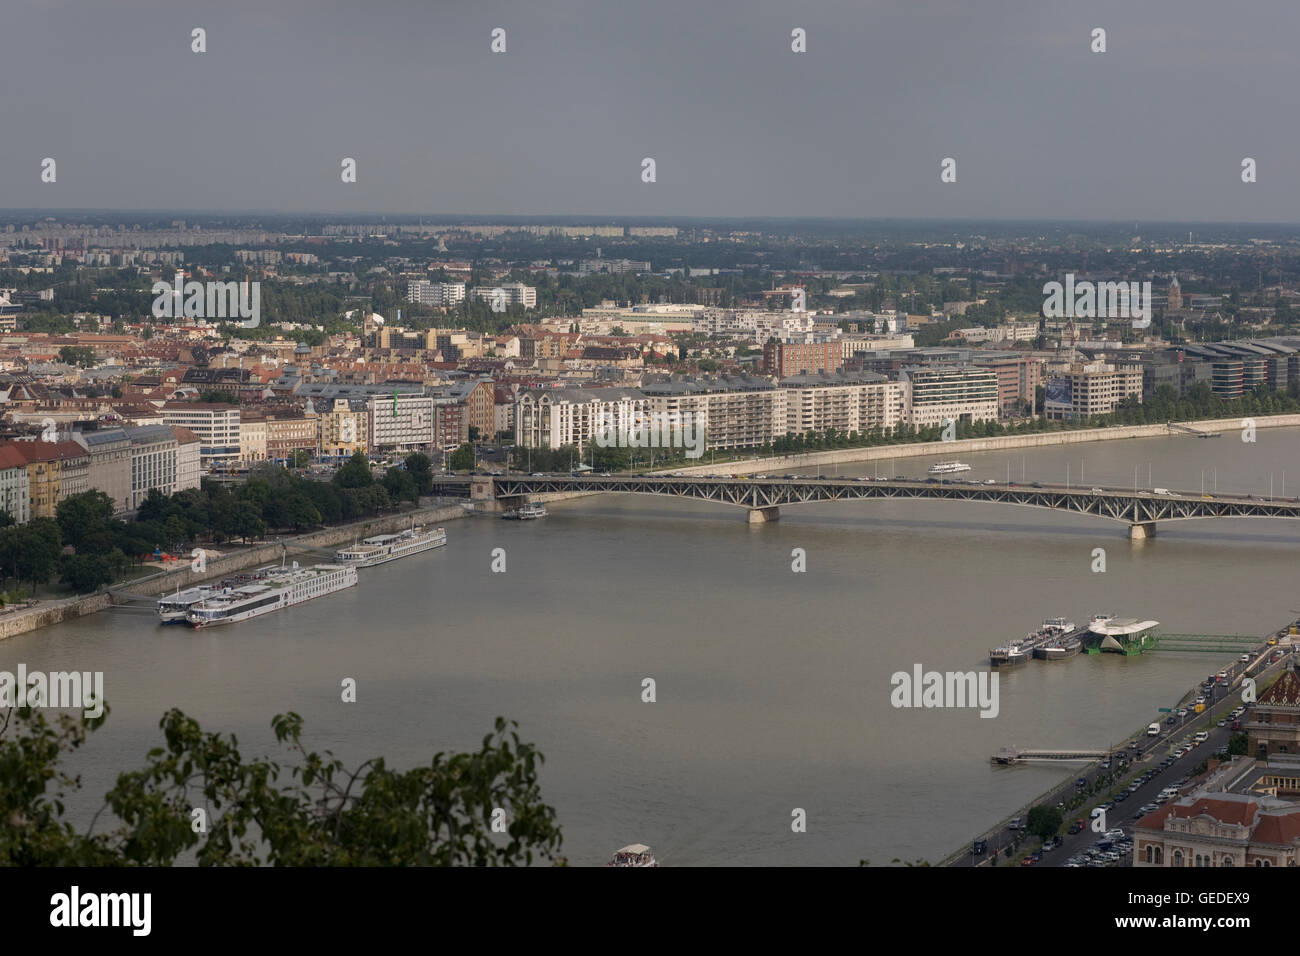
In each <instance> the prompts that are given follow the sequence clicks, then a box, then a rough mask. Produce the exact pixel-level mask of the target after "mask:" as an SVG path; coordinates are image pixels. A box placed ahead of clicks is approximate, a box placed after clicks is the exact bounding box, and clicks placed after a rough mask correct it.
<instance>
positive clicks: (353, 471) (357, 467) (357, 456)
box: [334, 451, 375, 488]
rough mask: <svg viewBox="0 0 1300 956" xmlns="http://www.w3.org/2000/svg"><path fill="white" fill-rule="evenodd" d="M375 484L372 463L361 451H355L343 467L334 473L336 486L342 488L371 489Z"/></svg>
mask: <svg viewBox="0 0 1300 956" xmlns="http://www.w3.org/2000/svg"><path fill="white" fill-rule="evenodd" d="M374 483H375V476H374V475H372V474H371V473H370V461H369V460H368V459H367V458H366V456H365V455H364V454H362V453H361V452H360V451H354V452H353V453H352V457H351V458H349V459H348V460H347V461H346V462H344V464H343V467H342V468H340V469H339V470H338V471H336V472H334V484H336V485H338V486H339V487H340V488H369V487H370V486H371V485H373V484H374Z"/></svg>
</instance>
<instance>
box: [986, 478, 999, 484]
mask: <svg viewBox="0 0 1300 956" xmlns="http://www.w3.org/2000/svg"><path fill="white" fill-rule="evenodd" d="M984 484H986V485H996V484H997V482H996V481H994V480H993V479H992V478H985V479H984Z"/></svg>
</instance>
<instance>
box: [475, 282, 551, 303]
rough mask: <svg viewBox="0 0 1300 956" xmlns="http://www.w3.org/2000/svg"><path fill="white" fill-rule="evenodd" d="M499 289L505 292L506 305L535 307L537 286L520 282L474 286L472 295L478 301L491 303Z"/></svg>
mask: <svg viewBox="0 0 1300 956" xmlns="http://www.w3.org/2000/svg"><path fill="white" fill-rule="evenodd" d="M497 289H500V290H501V291H502V292H503V293H504V294H505V303H506V306H507V307H509V306H512V305H521V306H523V307H524V308H525V309H532V308H536V307H537V287H536V286H531V285H524V284H523V283H522V282H507V283H504V284H503V285H499V286H475V287H474V291H473V292H472V295H473V296H474V298H475V299H476V300H478V301H479V302H487V303H489V304H490V303H491V302H492V299H493V297H494V296H495V294H496V290H497Z"/></svg>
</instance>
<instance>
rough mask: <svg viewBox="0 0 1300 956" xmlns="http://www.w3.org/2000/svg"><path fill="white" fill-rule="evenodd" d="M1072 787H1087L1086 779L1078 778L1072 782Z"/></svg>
mask: <svg viewBox="0 0 1300 956" xmlns="http://www.w3.org/2000/svg"><path fill="white" fill-rule="evenodd" d="M1074 785H1075V786H1076V787H1086V786H1087V785H1088V780H1087V778H1086V777H1080V778H1078V779H1077V780H1075V781H1074Z"/></svg>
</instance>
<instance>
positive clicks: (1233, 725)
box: [1228, 720, 1241, 730]
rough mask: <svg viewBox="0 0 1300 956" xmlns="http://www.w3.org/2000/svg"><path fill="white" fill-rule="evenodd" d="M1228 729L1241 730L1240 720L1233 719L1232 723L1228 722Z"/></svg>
mask: <svg viewBox="0 0 1300 956" xmlns="http://www.w3.org/2000/svg"><path fill="white" fill-rule="evenodd" d="M1228 729H1229V730H1241V721H1240V720H1234V721H1233V722H1232V723H1230V724H1228Z"/></svg>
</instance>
